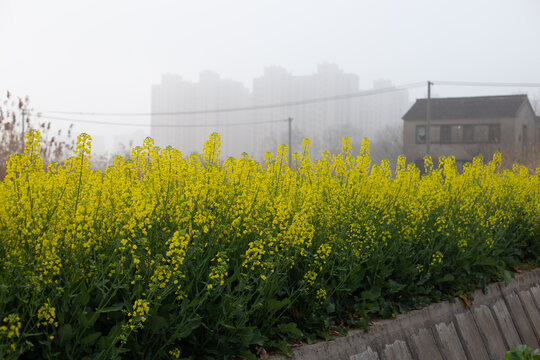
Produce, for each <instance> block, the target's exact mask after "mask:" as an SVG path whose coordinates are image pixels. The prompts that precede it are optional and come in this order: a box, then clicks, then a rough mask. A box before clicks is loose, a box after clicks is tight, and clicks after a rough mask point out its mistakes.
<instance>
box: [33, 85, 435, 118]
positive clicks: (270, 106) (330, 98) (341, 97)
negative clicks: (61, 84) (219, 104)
mask: <svg viewBox="0 0 540 360" xmlns="http://www.w3.org/2000/svg"><path fill="white" fill-rule="evenodd" d="M424 85H425V84H424V82H415V83H409V84H405V85H400V86H393V87H387V88H381V89H373V90H366V91H359V92H354V93H350V94H343V95H336V96H327V97H319V98H313V99H306V100H298V101H289V102H283V103H275V104H265V105H254V106H244V107H232V108H221V109H211V110H193V111H171V112H154V113H152V112H147V113H140V112H112V113H105V112H82V111H78V112H77V111H75V112H74V111H57V110H41V111H38V114H42V113H50V114H65V115H87V116H166V115H198V114H216V113H229V112H239V111H247V110H263V109H273V108H281V107H291V106H299V105H308V104H315V103H321V102H328V101H336V100H346V99H352V98H356V97H362V96H370V95H378V94H385V93H390V92H395V91H401V90H404V89H409V88H414V87H420V86H424Z"/></svg>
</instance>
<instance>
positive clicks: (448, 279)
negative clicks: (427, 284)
mask: <svg viewBox="0 0 540 360" xmlns="http://www.w3.org/2000/svg"><path fill="white" fill-rule="evenodd" d="M455 279H456V278H455V277H454V275H452V274H446V275H445V276H444V277H443V278H442V279H441V282H449V281H454V280H455Z"/></svg>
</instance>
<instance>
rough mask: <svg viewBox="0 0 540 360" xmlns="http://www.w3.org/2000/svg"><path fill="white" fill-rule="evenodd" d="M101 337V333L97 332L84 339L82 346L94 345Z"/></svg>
mask: <svg viewBox="0 0 540 360" xmlns="http://www.w3.org/2000/svg"><path fill="white" fill-rule="evenodd" d="M100 336H101V332H99V331H97V332H95V333H93V334H90V335H88V336H86V337H84V338H83V339H82V340H81V344H84V345H93V344H94V343H95V342H96V340H97V339H98V338H99V337H100Z"/></svg>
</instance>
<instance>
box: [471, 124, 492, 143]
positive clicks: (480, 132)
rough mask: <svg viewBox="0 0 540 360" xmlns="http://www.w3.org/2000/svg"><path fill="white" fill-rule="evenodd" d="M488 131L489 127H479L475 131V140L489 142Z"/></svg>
mask: <svg viewBox="0 0 540 360" xmlns="http://www.w3.org/2000/svg"><path fill="white" fill-rule="evenodd" d="M488 129H489V126H488V125H477V126H476V128H475V129H474V140H475V141H476V142H481V143H485V142H488V139H489V138H488V133H489V131H488Z"/></svg>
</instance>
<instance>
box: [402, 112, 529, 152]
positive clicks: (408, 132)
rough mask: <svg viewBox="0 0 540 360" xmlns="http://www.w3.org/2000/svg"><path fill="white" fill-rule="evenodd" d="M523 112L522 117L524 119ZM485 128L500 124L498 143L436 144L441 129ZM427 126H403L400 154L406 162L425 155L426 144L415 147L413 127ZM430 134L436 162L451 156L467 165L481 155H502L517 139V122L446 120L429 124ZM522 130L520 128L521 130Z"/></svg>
mask: <svg viewBox="0 0 540 360" xmlns="http://www.w3.org/2000/svg"><path fill="white" fill-rule="evenodd" d="M525 114H526V112H524V114H523V116H524V117H526V116H525ZM468 124H469V125H472V124H474V125H483V124H484V125H487V124H499V126H500V137H501V139H500V142H498V143H477V142H473V143H457V144H453V143H447V144H444V143H443V144H441V143H436V142H435V141H437V139H438V138H439V131H440V127H439V126H440V125H468ZM417 125H426V121H425V120H406V121H404V126H403V144H404V145H403V147H404V149H403V151H404V154H405V156H406V157H407V160H408V161H410V162H414V161H417V160H421V159H423V158H424V156H425V155H426V144H425V143H424V144H417V143H416V126H417ZM431 125H432V129H431V130H432V131H431V132H430V134H431V141H432V142H431V145H430V148H431V156H432V157H433V159H437V158H439V157H440V156H450V155H453V156H454V157H455V159H456V160H457V161H470V160H472V159H473V157H475V156H476V155H478V154H484V157H485V158H488V159H489V158H491V157H492V156H493V153H495V152H496V151H503V150H504V149H505V148H507V147H509V146H512V145H513V144H514V143H515V139H516V137H517V135H516V134H515V132H516V128H517V125H516V119H515V118H498V119H449V120H432V121H431ZM520 129H521V126H520Z"/></svg>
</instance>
